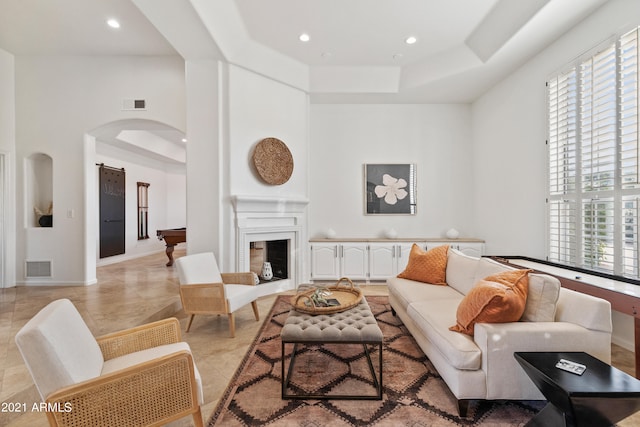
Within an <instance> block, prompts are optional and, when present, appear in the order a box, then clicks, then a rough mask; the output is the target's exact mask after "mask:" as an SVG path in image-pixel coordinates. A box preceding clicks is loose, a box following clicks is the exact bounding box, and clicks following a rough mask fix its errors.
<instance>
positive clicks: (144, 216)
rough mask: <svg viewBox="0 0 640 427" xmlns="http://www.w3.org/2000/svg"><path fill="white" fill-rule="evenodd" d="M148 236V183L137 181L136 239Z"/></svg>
mask: <svg viewBox="0 0 640 427" xmlns="http://www.w3.org/2000/svg"><path fill="white" fill-rule="evenodd" d="M148 238H149V184H148V183H146V182H138V240H144V239H148Z"/></svg>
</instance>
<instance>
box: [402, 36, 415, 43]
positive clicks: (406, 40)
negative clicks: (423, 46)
mask: <svg viewBox="0 0 640 427" xmlns="http://www.w3.org/2000/svg"><path fill="white" fill-rule="evenodd" d="M417 41H418V39H417V38H415V37H414V36H409V37H407V38H406V39H405V40H404V42H405V43H406V44H414V43H415V42H417Z"/></svg>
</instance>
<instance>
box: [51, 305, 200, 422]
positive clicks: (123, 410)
mask: <svg viewBox="0 0 640 427" xmlns="http://www.w3.org/2000/svg"><path fill="white" fill-rule="evenodd" d="M96 340H97V341H98V344H99V346H100V349H101V350H102V353H103V356H104V359H105V360H109V359H113V358H116V357H119V356H123V355H126V354H129V353H133V352H136V351H141V350H146V349H149V348H153V347H157V346H160V345H164V344H173V343H177V342H180V341H181V336H180V323H179V322H178V320H177V319H175V318H171V319H164V320H160V321H158V322H153V323H149V324H147V325H143V326H139V327H135V328H131V329H126V330H123V331H119V332H115V333H112V334H108V335H105V336H103V337H99V338H97V339H96ZM46 403H47V407H48V408H54V409H56V410H55V411H48V412H47V418H48V421H49V424H50V425H52V426H83V425H86V426H97V425H105V426H115V425H141V426H160V425H164V424H166V423H168V422H171V421H174V420H177V419H179V418H182V417H184V416H187V415H192V416H193V421H194V424H195V425H196V426H198V427H202V426H203V423H202V414H201V411H200V403H199V401H198V385H197V383H196V378H195V367H194V363H193V358H192V356H191V354H190V353H189V352H188V351H178V352H175V353H172V354H169V355H166V356H164V357H159V358H157V359H153V360H149V361H147V362H144V363H140V364H138V365H136V366H131V367H129V368H126V369H122V370H120V371H116V372H112V373H110V374H106V375H101V376H99V377H97V378H94V379H91V380H88V381H83V382H80V383H77V384H73V385H71V386H68V387H65V388H62V389H60V390H57V391H55V392H53V393H51V394H50V395H49V396H47V398H46Z"/></svg>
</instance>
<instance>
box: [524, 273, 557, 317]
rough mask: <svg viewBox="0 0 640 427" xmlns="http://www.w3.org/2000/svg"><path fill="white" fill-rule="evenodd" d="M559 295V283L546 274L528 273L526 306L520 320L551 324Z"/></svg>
mask: <svg viewBox="0 0 640 427" xmlns="http://www.w3.org/2000/svg"><path fill="white" fill-rule="evenodd" d="M559 295H560V281H559V280H558V279H556V278H555V277H552V276H549V275H547V274H535V273H529V293H528V295H527V305H526V306H525V309H524V314H523V315H522V317H521V318H520V320H522V321H525V322H553V321H554V320H555V317H556V307H557V305H558V297H559Z"/></svg>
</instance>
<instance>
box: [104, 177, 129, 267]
mask: <svg viewBox="0 0 640 427" xmlns="http://www.w3.org/2000/svg"><path fill="white" fill-rule="evenodd" d="M124 193H125V176H124V169H114V168H110V167H108V166H104V165H100V258H106V257H110V256H113V255H120V254H123V253H124V231H125V230H124V195H125V194H124Z"/></svg>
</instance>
